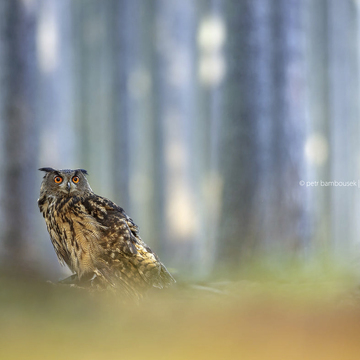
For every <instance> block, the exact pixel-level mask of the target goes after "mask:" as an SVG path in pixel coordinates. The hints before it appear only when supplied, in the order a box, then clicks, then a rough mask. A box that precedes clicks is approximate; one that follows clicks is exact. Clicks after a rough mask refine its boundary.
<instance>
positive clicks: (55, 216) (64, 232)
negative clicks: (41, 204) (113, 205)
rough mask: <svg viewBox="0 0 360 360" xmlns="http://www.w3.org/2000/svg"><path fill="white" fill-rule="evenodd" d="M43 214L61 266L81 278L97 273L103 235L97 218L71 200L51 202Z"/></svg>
mask: <svg viewBox="0 0 360 360" xmlns="http://www.w3.org/2000/svg"><path fill="white" fill-rule="evenodd" d="M43 213H44V214H45V215H44V217H45V221H46V225H47V229H48V232H49V234H50V238H51V241H52V243H53V246H54V248H55V251H56V254H57V256H58V258H59V260H60V262H61V263H66V264H67V265H68V266H69V267H70V269H71V270H72V271H74V272H76V273H78V274H79V275H81V274H83V273H86V272H91V271H93V270H94V269H95V268H96V264H95V259H97V258H99V257H100V252H101V247H100V245H99V241H98V240H99V238H100V237H101V234H100V231H99V229H98V226H97V224H96V222H94V220H93V218H91V217H90V216H89V214H87V213H85V212H84V211H83V209H82V206H81V205H80V204H75V205H74V204H72V202H71V201H70V200H69V201H68V203H64V202H56V201H54V202H50V203H49V204H48V207H47V208H44V212H43Z"/></svg>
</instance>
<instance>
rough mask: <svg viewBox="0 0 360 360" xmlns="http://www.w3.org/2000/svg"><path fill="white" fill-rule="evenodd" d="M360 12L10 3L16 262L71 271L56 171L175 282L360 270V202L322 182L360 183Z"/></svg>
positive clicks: (3, 107) (8, 209)
mask: <svg viewBox="0 0 360 360" xmlns="http://www.w3.org/2000/svg"><path fill="white" fill-rule="evenodd" d="M359 11H360V3H359V1H357V0H316V1H310V0H273V1H270V0H239V1H230V0H228V1H227V0H195V1H194V0H182V1H177V0H101V1H100V0H76V1H70V0H1V1H0V175H1V176H0V199H1V200H0V260H1V264H4V265H5V266H6V267H8V266H9V265H11V266H13V267H15V268H17V269H22V270H24V271H32V270H33V269H36V271H40V272H43V273H45V274H47V275H48V276H49V277H50V278H57V277H61V276H62V275H64V274H62V273H61V271H64V269H63V270H61V268H60V266H59V265H58V264H57V260H56V256H55V253H54V251H53V249H52V245H51V243H50V240H49V236H48V234H47V232H46V227H45V223H44V221H43V219H42V217H41V215H40V213H39V211H38V208H37V203H36V200H37V197H38V194H39V188H40V182H41V177H42V174H41V173H40V172H38V171H37V169H38V168H39V167H44V166H50V167H54V168H85V169H87V170H88V171H89V174H90V175H89V181H90V184H91V186H92V188H93V190H94V191H95V192H96V193H98V194H100V195H103V196H106V197H109V198H110V199H112V200H114V201H115V202H116V203H117V204H119V205H120V206H122V207H123V208H124V209H125V210H126V212H127V213H128V214H129V215H130V216H131V217H132V218H133V219H134V220H135V222H136V223H137V224H138V225H139V226H140V229H141V235H142V238H143V240H144V241H145V242H146V243H147V244H148V245H149V246H151V247H152V248H153V249H154V250H155V251H156V252H157V253H158V254H159V256H160V257H161V259H162V261H163V262H164V263H165V264H166V265H167V266H168V267H169V268H171V269H173V271H174V272H175V273H176V276H177V277H184V278H186V277H192V278H196V279H206V278H208V277H210V276H212V275H214V274H216V273H217V272H222V271H227V270H229V269H234V268H238V267H241V266H242V265H243V264H248V263H252V262H254V261H256V260H257V259H264V258H272V259H279V260H284V259H290V260H291V259H301V260H303V261H305V262H310V261H312V259H313V258H314V257H318V256H319V255H320V256H322V255H330V256H335V257H336V258H338V259H341V260H345V261H346V262H347V263H354V264H355V263H356V261H357V259H358V252H359V249H360V244H359V224H360V220H359V219H360V209H359V205H360V198H359V194H360V189H359V188H358V187H357V186H321V185H320V183H319V185H317V186H316V185H313V186H310V184H307V182H308V181H320V180H323V181H343V182H347V181H355V182H356V181H357V180H358V179H360V167H359V166H360V145H359V144H360V141H359V140H360V129H359V115H360V111H359V64H360V56H359V54H360V53H359V50H360V48H359V35H360V21H359ZM300 181H305V185H304V186H301V185H300ZM307 185H309V186H307ZM275 263H276V261H275Z"/></svg>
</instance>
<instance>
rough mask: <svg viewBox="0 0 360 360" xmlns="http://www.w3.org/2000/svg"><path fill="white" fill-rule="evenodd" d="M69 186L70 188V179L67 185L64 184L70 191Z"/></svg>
mask: <svg viewBox="0 0 360 360" xmlns="http://www.w3.org/2000/svg"><path fill="white" fill-rule="evenodd" d="M70 188H71V184H70V181H69V182H68V183H67V185H66V189H67V191H69V192H70Z"/></svg>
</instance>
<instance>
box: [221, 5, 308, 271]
mask: <svg viewBox="0 0 360 360" xmlns="http://www.w3.org/2000/svg"><path fill="white" fill-rule="evenodd" d="M225 17H226V22H227V30H228V38H227V46H226V53H227V56H228V62H227V77H226V82H225V94H224V103H223V122H222V124H221V135H220V172H221V173H223V181H224V183H223V207H222V214H221V215H222V216H221V221H220V227H219V240H218V250H217V251H218V254H217V259H218V260H219V262H220V264H222V265H225V266H234V267H238V266H239V264H241V262H242V261H246V260H247V259H253V258H254V255H260V254H262V255H266V254H268V253H269V252H270V253H271V252H275V251H276V250H277V251H280V252H281V253H283V254H287V255H291V254H294V253H296V252H297V251H298V250H302V249H304V247H305V246H306V243H307V240H308V233H307V231H308V224H307V222H306V221H307V214H306V203H305V202H304V201H303V195H304V188H302V187H300V186H299V181H300V180H301V179H303V178H304V175H305V166H304V165H305V164H304V158H303V148H304V139H305V131H306V122H305V102H304V99H305V98H304V96H305V93H304V84H305V82H304V75H305V73H304V70H305V69H304V55H303V45H304V42H303V40H304V39H303V24H302V17H303V3H302V2H301V1H300V0H292V1H285V0H283V1H280V0H279V1H276V2H270V1H269V0H261V1H250V0H249V1H242V2H229V3H227V6H226V7H225ZM239 145H241V146H239Z"/></svg>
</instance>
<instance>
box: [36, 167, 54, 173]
mask: <svg viewBox="0 0 360 360" xmlns="http://www.w3.org/2000/svg"><path fill="white" fill-rule="evenodd" d="M39 170H40V171H45V172H51V171H55V169H53V168H50V167H44V168H40V169H39Z"/></svg>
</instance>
